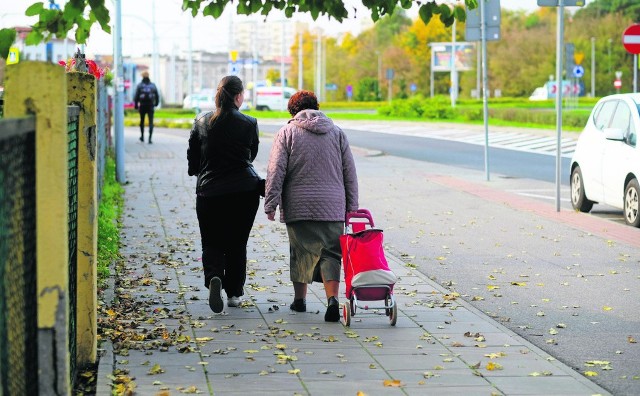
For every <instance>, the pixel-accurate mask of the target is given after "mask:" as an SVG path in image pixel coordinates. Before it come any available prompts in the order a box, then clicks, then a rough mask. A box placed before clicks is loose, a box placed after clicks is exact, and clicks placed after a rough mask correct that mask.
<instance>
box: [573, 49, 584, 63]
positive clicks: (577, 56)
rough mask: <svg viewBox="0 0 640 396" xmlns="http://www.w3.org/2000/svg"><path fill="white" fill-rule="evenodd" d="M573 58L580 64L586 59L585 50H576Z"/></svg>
mask: <svg viewBox="0 0 640 396" xmlns="http://www.w3.org/2000/svg"><path fill="white" fill-rule="evenodd" d="M573 60H574V61H575V62H576V65H579V64H581V63H582V61H583V60H584V52H576V53H575V54H573Z"/></svg>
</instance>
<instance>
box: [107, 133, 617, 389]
mask: <svg viewBox="0 0 640 396" xmlns="http://www.w3.org/2000/svg"><path fill="white" fill-rule="evenodd" d="M137 134H138V133H137V132H136V130H135V128H128V129H127V130H126V135H125V140H126V166H127V177H128V183H127V185H126V186H125V190H126V194H125V212H124V215H123V229H122V244H123V246H122V254H123V261H124V263H123V266H122V267H121V268H120V269H119V274H118V276H117V277H115V279H114V280H113V281H114V284H113V287H112V289H111V292H110V293H113V296H111V297H112V298H109V296H107V306H106V307H104V309H103V311H102V318H101V327H103V328H104V329H105V332H104V334H103V336H102V337H103V339H105V340H106V341H105V342H104V343H103V344H102V346H101V347H102V349H103V353H104V354H103V356H102V358H101V359H100V369H99V373H98V377H99V380H98V391H97V394H98V395H108V394H111V383H112V382H113V384H114V386H115V388H116V390H117V391H122V392H123V394H124V393H126V391H127V390H131V391H132V392H134V393H135V394H139V395H156V394H163V395H168V394H184V393H192V394H195V393H198V394H210V395H214V394H215V395H247V394H257V393H260V394H263V395H327V394H329V395H330V394H336V395H360V394H363V395H370V396H372V395H395V394H397V395H425V394H434V395H435V394H441V395H516V394H527V395H552V394H553V395H555V394H558V395H560V394H561V395H594V394H601V395H605V394H607V392H606V391H604V390H603V389H601V388H599V387H598V386H596V385H595V384H594V383H592V382H591V381H589V380H587V379H586V378H584V377H583V376H581V375H579V374H578V373H576V372H575V371H574V370H573V369H571V368H570V367H568V366H566V365H564V364H562V363H561V362H559V361H557V360H555V359H554V358H553V357H552V356H550V355H548V354H547V353H545V352H543V351H542V350H541V349H539V348H537V347H535V346H534V345H532V344H531V343H529V342H527V341H526V340H524V339H523V338H521V337H519V336H518V335H516V334H515V333H513V332H512V331H510V330H509V329H507V328H505V327H504V326H502V325H501V324H500V323H498V322H496V321H494V320H493V319H491V318H489V317H488V316H486V315H485V314H483V313H482V312H480V311H478V310H477V309H475V308H474V307H473V306H471V305H470V304H468V303H466V302H465V301H463V300H462V298H461V297H460V296H459V295H458V294H457V293H454V292H450V291H448V290H446V289H444V288H443V287H442V286H440V285H439V284H437V283H436V282H434V281H432V280H430V279H429V278H427V277H426V276H424V275H423V274H421V273H420V272H418V271H417V270H416V269H415V267H414V266H412V265H410V263H406V262H403V261H401V260H399V259H396V258H394V257H393V256H391V255H389V256H388V260H389V261H390V267H391V269H392V270H393V271H394V272H395V273H396V275H397V276H398V283H397V284H396V286H395V296H396V299H397V303H398V320H397V324H396V326H391V325H390V322H389V319H388V318H387V317H386V316H385V315H384V313H383V312H375V311H374V312H364V311H358V312H356V315H355V316H353V317H352V323H351V326H350V327H345V326H344V325H343V324H342V323H326V322H324V320H323V317H324V312H325V309H326V308H325V307H326V301H325V298H324V291H323V290H322V287H321V285H318V284H313V285H312V286H311V287H310V292H309V295H308V302H307V312H306V313H295V312H292V311H290V310H289V308H288V306H289V303H290V302H291V301H292V299H293V294H292V289H293V288H292V284H291V282H290V281H289V273H288V243H287V234H286V229H285V227H284V226H283V225H282V224H280V223H277V222H269V221H267V220H266V218H265V216H264V215H263V214H262V212H261V211H259V213H258V216H257V219H256V223H255V226H254V229H253V231H252V234H251V237H250V242H249V246H248V274H247V282H246V287H245V296H244V302H243V304H242V305H241V307H239V308H227V307H225V312H224V313H223V314H220V315H216V314H213V313H212V312H211V311H210V309H209V307H208V305H207V290H206V289H205V288H204V286H203V279H202V274H201V262H200V260H201V259H200V256H201V253H200V243H199V232H198V225H197V220H196V216H195V196H194V193H193V187H194V179H193V178H189V177H187V175H186V158H185V154H186V140H185V138H184V137H177V136H170V135H168V134H163V133H162V130H161V129H160V128H158V130H157V131H156V133H155V134H154V144H153V145H147V144H143V143H139V142H137ZM358 160H359V161H364V159H363V158H360V159H358ZM263 166H264V163H262V164H258V167H259V168H262V167H263ZM363 187H365V188H371V186H363ZM221 210H224V208H221ZM220 226H221V227H223V226H224V225H220ZM343 286H344V284H343ZM343 293H344V291H343V289H341V295H340V298H341V300H344V294H343ZM359 392H361V393H359Z"/></svg>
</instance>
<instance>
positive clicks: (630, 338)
mask: <svg viewBox="0 0 640 396" xmlns="http://www.w3.org/2000/svg"><path fill="white" fill-rule="evenodd" d="M627 341H629V343H630V344H635V343H637V342H638V341H636V339H635V338H633V337H632V336H628V337H627Z"/></svg>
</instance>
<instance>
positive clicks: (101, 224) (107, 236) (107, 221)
mask: <svg viewBox="0 0 640 396" xmlns="http://www.w3.org/2000/svg"><path fill="white" fill-rule="evenodd" d="M123 194H124V189H123V188H122V186H121V185H120V183H118V182H117V181H116V163H115V160H114V158H113V155H112V154H110V155H107V157H106V161H105V171H104V183H103V186H102V200H101V201H100V205H99V209H98V286H99V287H100V286H103V285H104V283H105V281H106V279H107V278H108V277H109V275H110V271H109V267H110V266H111V264H112V263H113V262H114V261H115V260H117V259H118V258H120V249H119V248H120V218H121V216H122V210H123V207H124V200H123Z"/></svg>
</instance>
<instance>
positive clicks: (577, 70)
mask: <svg viewBox="0 0 640 396" xmlns="http://www.w3.org/2000/svg"><path fill="white" fill-rule="evenodd" d="M573 76H574V77H575V78H582V76H584V67H582V66H580V65H577V66H575V67H574V68H573Z"/></svg>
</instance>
